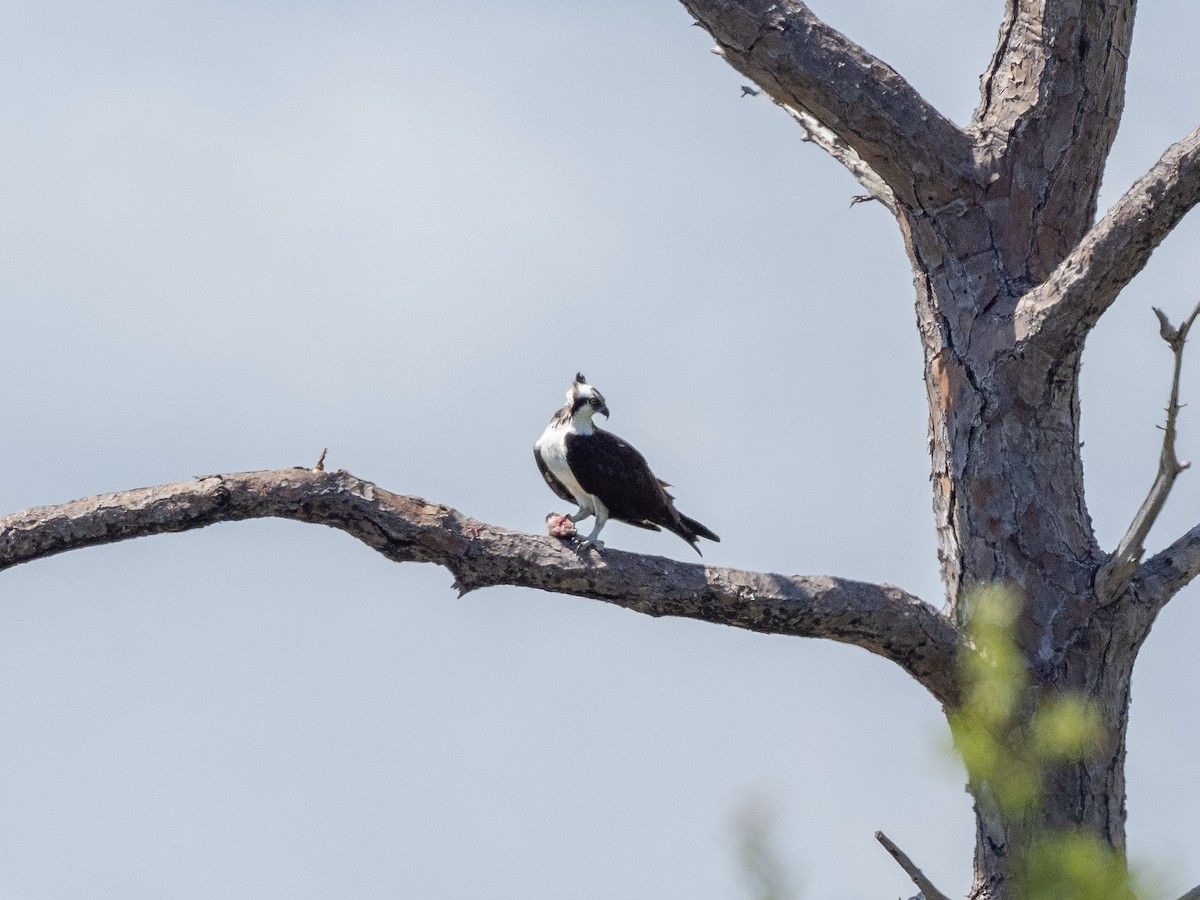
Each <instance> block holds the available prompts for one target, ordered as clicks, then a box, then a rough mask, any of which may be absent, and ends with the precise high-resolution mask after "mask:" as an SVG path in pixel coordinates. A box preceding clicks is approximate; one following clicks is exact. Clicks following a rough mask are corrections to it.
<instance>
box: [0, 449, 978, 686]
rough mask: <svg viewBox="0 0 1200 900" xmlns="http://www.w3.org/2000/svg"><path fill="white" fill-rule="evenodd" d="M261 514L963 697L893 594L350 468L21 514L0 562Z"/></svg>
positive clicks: (948, 653)
mask: <svg viewBox="0 0 1200 900" xmlns="http://www.w3.org/2000/svg"><path fill="white" fill-rule="evenodd" d="M263 517H278V518H284V519H294V520H298V521H301V522H311V523H313V524H317V525H328V526H329V527H331V528H338V529H340V530H342V531H345V532H347V533H348V534H350V535H352V536H354V537H356V538H358V539H359V540H360V541H362V542H363V543H364V544H366V545H367V546H369V547H371V548H372V549H374V550H377V551H379V552H380V553H382V554H383V555H384V556H386V557H387V558H388V559H391V560H394V561H396V562H426V563H435V564H437V565H440V566H444V567H445V568H447V569H449V570H450V572H451V573H453V575H454V577H455V586H456V587H457V588H458V590H459V592H460V593H463V594H465V593H466V592H468V591H473V590H476V589H478V588H483V587H490V586H493V585H501V584H508V585H519V586H522V587H531V588H541V589H543V590H546V591H553V592H556V593H562V594H574V595H576V596H579V597H590V598H592V599H595V600H604V601H606V602H608V603H614V604H616V605H618V606H623V607H625V608H627V609H631V610H634V611H635V612H640V613H644V614H646V615H649V616H683V617H686V618H692V619H703V620H705V621H708V622H716V623H719V624H723V625H733V626H736V627H738V628H745V629H748V630H750V631H759V632H765V633H768V634H787V635H793V636H797V637H823V638H829V639H831V640H835V641H841V642H843V643H847V644H855V645H857V646H859V647H863V648H865V649H867V650H870V651H871V652H873V653H877V654H879V655H880V656H883V657H885V658H887V659H890V660H892V661H893V662H895V663H896V664H897V665H899V666H900V667H901V668H903V669H904V670H905V671H906V672H908V673H909V674H910V675H912V676H913V678H915V679H916V680H917V681H919V682H920V683H921V684H923V685H925V686H926V687H927V688H928V689H929V691H930V693H932V694H933V695H934V697H936V698H937V699H938V700H939V701H940V702H941V703H943V704H953V703H954V702H955V700H956V698H957V688H956V683H955V656H956V654H957V651H958V645H959V636H958V632H957V630H956V629H955V627H954V626H953V625H952V624H951V623H950V621H949V620H948V619H947V618H946V617H945V616H943V615H941V614H940V613H939V612H938V611H937V610H935V609H934V608H933V607H931V606H930V605H929V604H927V603H925V602H923V601H921V600H919V599H918V598H916V597H913V596H912V595H911V594H908V593H905V592H904V591H902V590H901V589H900V588H897V587H892V586H891V585H887V584H866V583H864V582H859V581H851V580H848V579H843V578H824V577H806V576H799V575H791V576H788V575H774V574H769V573H758V572H744V571H740V570H737V569H726V568H719V567H717V566H703V565H697V564H695V563H683V562H677V561H675V560H671V559H665V558H663V557H658V556H642V555H639V554H636V553H623V552H621V551H619V550H612V549H607V550H605V551H604V552H603V553H598V552H596V551H594V550H591V551H577V550H576V549H574V548H573V546H572V545H569V544H565V543H564V542H562V541H560V540H558V539H556V538H550V537H542V536H538V535H531V534H522V533H519V532H514V531H506V530H504V529H503V528H497V527H495V526H492V525H486V524H484V523H482V522H477V521H475V520H474V519H471V518H468V517H467V516H464V515H463V514H462V513H459V512H456V511H455V510H453V509H451V508H449V507H447V506H441V505H439V504H436V503H429V502H428V501H426V500H422V499H421V498H419V497H406V496H401V495H399V494H393V493H391V492H389V491H386V490H383V489H382V488H379V487H377V486H376V485H374V484H372V483H371V482H369V481H363V480H361V479H359V478H355V477H354V476H353V475H350V474H349V473H347V472H333V473H326V472H322V471H317V470H309V469H280V470H272V471H265V472H245V473H239V474H232V475H212V476H208V477H205V478H199V479H195V480H193V481H182V482H177V483H175V484H165V485H160V486H158V487H149V488H141V489H138V490H132V491H124V492H121V493H116V494H102V495H99V496H96V497H88V498H86V499H83V500H76V501H74V502H71V503H65V504H62V505H61V506H45V507H38V508H35V509H28V510H24V511H22V512H19V513H15V514H13V515H10V516H6V517H4V518H2V519H0V570H3V569H7V568H10V567H12V566H15V565H18V564H20V563H24V562H30V561H32V560H35V559H41V558H43V557H46V556H52V555H54V554H56V553H63V552H65V551H67V550H74V549H77V548H80V547H90V546H96V545H99V544H110V543H114V542H116V541H122V540H128V539H130V538H136V537H143V536H147V535H153V534H163V533H167V532H175V531H187V530H190V529H194V528H203V527H205V526H208V525H215V524H217V523H218V522H235V521H239V520H242V519H254V518H263Z"/></svg>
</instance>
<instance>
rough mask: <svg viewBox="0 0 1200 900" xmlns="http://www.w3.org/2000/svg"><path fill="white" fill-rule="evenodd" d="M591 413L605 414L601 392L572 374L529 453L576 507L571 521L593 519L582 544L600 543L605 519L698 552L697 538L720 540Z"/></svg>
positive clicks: (555, 488) (553, 486)
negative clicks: (671, 537)
mask: <svg viewBox="0 0 1200 900" xmlns="http://www.w3.org/2000/svg"><path fill="white" fill-rule="evenodd" d="M596 413H600V414H601V415H602V416H604V417H605V418H606V419H607V418H608V405H607V404H606V403H605V402H604V397H603V395H601V393H600V392H599V391H598V390H596V389H595V388H594V387H592V386H591V385H590V384H588V383H587V379H586V378H584V377H583V375H576V376H575V381H574V382H572V384H571V389H570V390H569V391H567V404H566V406H564V407H563V408H562V409H560V410H559V411H558V412H556V413H555V414H554V418H552V419H551V420H550V424H549V425H548V426H546V430H545V432H543V434H542V436H541V437H540V438H539V439H538V442H537V443H536V444H534V445H533V456H534V458H535V459H536V460H537V464H538V468H539V469H540V470H541V472H542V476H543V477H544V478H545V479H546V484H548V485H550V490H552V491H554V493H556V494H558V496H560V497H562V498H563V499H564V500H566V501H567V502H568V503H575V504H578V506H579V511H578V512H577V513H575V514H574V515H573V516H570V517H569V518H570V520H571V521H572V522H579V521H580V520H582V519H586V518H587V517H588V516H595V517H596V527H595V528H593V529H592V533H591V534H589V535H588V536H587V537H586V538H584V539H583V543H584V545H587V544H594V545H595V546H596V547H603V546H604V545H603V544H601V543H600V542H599V541H597V540H596V538H597V537H599V535H600V529H602V528H603V527H604V523H605V522H607V521H608V520H609V519H610V518H613V519H617V520H619V521H621V522H628V523H629V524H630V525H636V526H637V527H638V528H647V529H649V530H650V531H660V530H661V529H663V528H665V529H667V531H671V532H674V533H675V534H677V535H679V536H680V537H681V538H683V539H684V540H685V541H687V542H688V543H689V544H691V545H692V547H693V548H694V549H695V551H696V552H697V553H699V552H700V548H699V547H698V546H697V544H698V542H699V538H702V537H703V538H708V539H709V540H710V541H719V540H720V538H719V537H717V536H716V535H715V534H713V533H712V532H711V531H709V530H708V529H707V528H705V527H704V526H703V525H701V524H700V523H699V522H697V521H696V520H695V519H689V518H688V517H687V516H685V515H683V514H682V513H680V512H679V510H677V509H676V508H675V503H674V502H673V501H674V498H673V497H672V496H671V495H670V494H668V493H667V491H666V488H667V487H669V485H668V484H667V483H666V482H665V481H663V480H661V479H659V478H655V477H654V473H653V472H651V471H650V466H648V465H647V464H646V460H645V457H643V456H642V454H640V453H638V452H637V451H636V450H635V449H633V447H631V446H629V444H627V443H625V441H623V440H621V439H620V438H619V437H617V436H616V435H615V434H612V433H610V432H607V431H603V430H601V429H599V428H597V427H596V426H595V425H594V424H593V423H592V416H594V415H595V414H596Z"/></svg>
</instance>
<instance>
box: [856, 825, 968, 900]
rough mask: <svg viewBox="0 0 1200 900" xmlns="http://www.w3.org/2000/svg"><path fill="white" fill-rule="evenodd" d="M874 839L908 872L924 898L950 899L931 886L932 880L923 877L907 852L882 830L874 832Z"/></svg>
mask: <svg viewBox="0 0 1200 900" xmlns="http://www.w3.org/2000/svg"><path fill="white" fill-rule="evenodd" d="M875 840H877V841H879V843H881V844H883V849H884V850H886V851H887V852H888V853H890V854H892V859H894V860H896V862H898V863H899V864H900V868H902V869H903V870H904V871H905V872H907V873H908V877H909V878H911V879H912V880H913V884H915V885H916V886H917V887H918V888H919V889H920V891H921V893H922V894H924V895H925V900H950V898H949V897H947V896H946V895H945V894H943V893H942V892H941V891H939V890H938V889H937V888H936V887H934V886H933V882H931V881H930V880H929V879H928V878H926V877H925V873H924V872H922V871H921V870H920V869H918V868H917V866H916V863H914V862H913V861H912V860H911V859H909V858H908V854H907V853H905V852H904V851H903V850H901V849H900V848H899V847H897V846H896V845H895V844H894V843H892V839H891V838H889V837H888V836H887V835H886V834H884V833H883V832H882V831H877V832H875Z"/></svg>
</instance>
